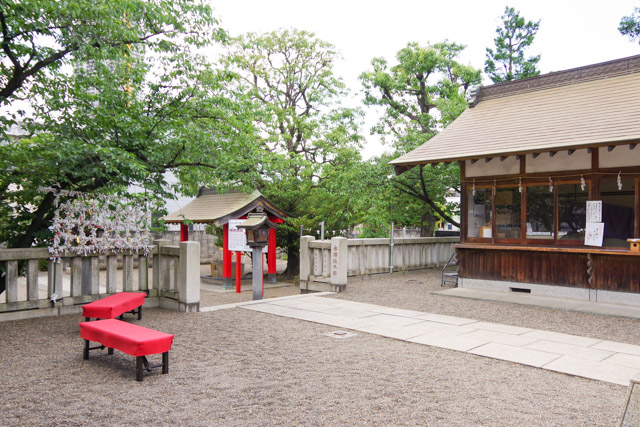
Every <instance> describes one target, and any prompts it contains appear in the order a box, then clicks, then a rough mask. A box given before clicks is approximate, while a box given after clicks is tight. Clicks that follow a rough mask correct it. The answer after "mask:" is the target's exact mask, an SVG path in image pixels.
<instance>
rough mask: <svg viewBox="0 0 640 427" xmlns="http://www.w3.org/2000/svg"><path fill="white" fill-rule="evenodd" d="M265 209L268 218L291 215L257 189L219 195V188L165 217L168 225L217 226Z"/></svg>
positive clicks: (280, 217)
mask: <svg viewBox="0 0 640 427" xmlns="http://www.w3.org/2000/svg"><path fill="white" fill-rule="evenodd" d="M259 206H260V207H262V208H263V209H264V211H265V212H266V213H267V215H269V216H271V217H276V218H279V219H281V220H284V218H285V217H287V216H289V215H288V214H287V213H286V212H285V211H283V210H282V209H280V208H278V207H277V206H275V205H274V204H273V203H271V202H270V201H269V200H268V199H267V198H266V197H264V196H263V195H262V193H260V191H258V190H255V191H254V192H252V193H241V192H229V193H224V194H218V192H217V191H216V190H215V189H205V188H202V189H200V191H199V192H198V196H197V197H196V198H195V199H194V200H192V201H191V202H189V203H188V204H186V205H185V206H183V207H182V208H180V209H178V210H177V211H175V212H171V213H170V214H169V215H167V216H165V217H164V218H163V219H164V222H165V223H167V224H179V223H183V222H184V221H185V220H189V221H192V222H194V223H200V224H207V223H215V224H217V225H222V224H226V223H227V222H229V220H230V219H236V218H239V217H241V216H244V215H246V214H247V213H249V212H251V211H253V210H254V209H256V208H257V207H259Z"/></svg>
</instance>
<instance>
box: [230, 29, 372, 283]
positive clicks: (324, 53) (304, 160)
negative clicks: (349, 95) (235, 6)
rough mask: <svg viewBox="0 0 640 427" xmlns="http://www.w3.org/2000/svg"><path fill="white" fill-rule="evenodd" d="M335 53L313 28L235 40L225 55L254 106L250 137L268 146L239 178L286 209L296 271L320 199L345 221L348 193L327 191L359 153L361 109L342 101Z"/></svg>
mask: <svg viewBox="0 0 640 427" xmlns="http://www.w3.org/2000/svg"><path fill="white" fill-rule="evenodd" d="M338 57H339V56H338V52H337V51H336V50H335V48H334V46H332V45H331V44H329V43H326V42H324V41H322V40H320V39H318V38H316V37H315V35H314V34H312V33H308V32H305V31H298V30H280V31H275V32H271V33H266V34H253V33H249V34H246V35H244V36H242V37H239V38H237V39H235V40H234V42H233V43H232V45H231V50H230V52H229V54H228V55H227V56H226V58H225V60H224V62H223V63H224V64H225V66H226V69H227V70H228V71H230V72H233V73H235V75H236V76H237V80H236V87H235V90H236V91H237V92H238V93H240V94H243V95H244V96H246V97H248V98H250V99H251V101H252V102H253V103H254V105H256V106H257V108H259V110H260V115H259V116H258V119H257V120H256V125H257V127H258V134H257V136H256V140H255V144H257V145H258V146H259V147H260V149H261V150H263V151H264V152H266V153H269V158H268V159H267V160H266V161H265V162H264V163H261V164H259V165H258V166H259V167H260V169H261V177H260V178H259V179H257V180H253V179H248V178H251V177H246V176H244V177H241V178H240V179H242V180H243V182H244V183H245V184H246V185H253V186H254V187H257V188H260V189H261V191H262V192H263V194H265V195H266V196H267V197H268V198H269V199H270V200H271V201H273V202H274V203H275V204H276V205H278V206H279V207H280V208H282V209H284V210H285V211H287V212H288V213H289V214H290V215H291V218H290V219H289V221H288V222H287V223H286V224H284V225H283V226H281V227H280V228H279V230H278V235H279V244H280V245H282V246H284V247H286V248H287V252H288V256H289V258H288V259H289V263H288V265H289V266H290V267H291V268H292V269H293V270H295V269H297V268H298V244H299V242H298V241H299V232H300V226H302V227H303V228H309V227H310V226H311V225H312V224H314V223H316V221H317V220H318V218H319V216H320V215H321V214H322V212H319V209H318V208H317V207H318V206H326V207H327V211H326V212H328V211H329V210H330V212H332V213H333V214H334V215H336V216H335V223H336V225H335V227H341V228H346V224H347V221H346V218H348V216H349V215H348V212H349V208H348V204H349V201H348V197H347V196H346V195H345V193H344V192H342V191H332V190H328V188H329V187H331V185H333V184H332V183H334V182H336V181H337V180H341V179H343V175H345V174H346V175H348V173H349V169H350V167H352V166H353V165H354V164H357V162H359V160H360V156H359V152H358V148H359V147H360V136H359V135H358V127H359V121H360V112H359V111H358V110H354V109H350V108H345V107H342V106H341V105H340V104H339V101H340V99H341V97H343V96H345V95H346V90H345V88H344V84H343V82H342V81H341V80H340V79H339V78H338V77H337V76H335V75H334V72H333V66H334V63H335V61H336V60H337V59H338ZM345 179H346V178H345ZM323 189H324V190H323ZM338 224H341V225H338ZM289 273H292V274H293V273H295V271H292V270H290V271H289Z"/></svg>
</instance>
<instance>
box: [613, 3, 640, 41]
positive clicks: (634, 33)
mask: <svg viewBox="0 0 640 427" xmlns="http://www.w3.org/2000/svg"><path fill="white" fill-rule="evenodd" d="M618 31H620V34H622V35H623V36H627V37H629V40H631V41H636V40H637V41H638V43H640V7H636V8H634V9H633V13H632V14H631V15H629V16H624V17H622V19H621V20H620V25H619V26H618Z"/></svg>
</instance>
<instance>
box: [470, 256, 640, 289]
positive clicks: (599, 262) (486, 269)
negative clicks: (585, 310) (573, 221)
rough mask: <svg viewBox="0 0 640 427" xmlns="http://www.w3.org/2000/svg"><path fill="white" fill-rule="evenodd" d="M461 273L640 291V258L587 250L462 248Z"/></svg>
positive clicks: (488, 277)
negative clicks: (589, 267) (589, 271)
mask: <svg viewBox="0 0 640 427" xmlns="http://www.w3.org/2000/svg"><path fill="white" fill-rule="evenodd" d="M458 251H459V254H460V275H461V277H466V278H472V279H484V280H502V281H508V282H522V283H537V284H544V285H557V286H568V287H581V288H589V287H590V288H592V289H603V290H610V291H623V292H635V293H640V258H639V257H632V256H616V255H601V254H592V255H591V257H592V260H593V264H592V267H593V280H592V285H591V286H589V276H588V274H587V254H584V253H559V252H545V251H541V252H536V251H531V250H528V251H517V250H508V251H503V250H495V249H494V250H478V249H462V248H458Z"/></svg>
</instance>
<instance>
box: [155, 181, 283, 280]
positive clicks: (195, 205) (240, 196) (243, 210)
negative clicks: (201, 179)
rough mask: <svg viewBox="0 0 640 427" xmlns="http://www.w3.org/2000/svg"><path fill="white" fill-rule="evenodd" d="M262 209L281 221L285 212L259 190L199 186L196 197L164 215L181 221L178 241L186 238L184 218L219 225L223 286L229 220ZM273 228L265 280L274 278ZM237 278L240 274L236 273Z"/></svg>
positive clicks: (228, 273)
mask: <svg viewBox="0 0 640 427" xmlns="http://www.w3.org/2000/svg"><path fill="white" fill-rule="evenodd" d="M260 210H262V211H263V212H265V213H266V214H267V216H268V218H269V220H270V221H271V222H273V223H276V224H281V223H283V222H284V219H285V218H286V217H287V216H288V214H287V213H286V212H285V211H283V210H282V209H280V208H278V207H277V206H275V205H274V204H273V203H271V202H270V201H269V200H268V199H267V198H266V197H264V196H263V195H262V194H261V193H260V192H259V191H258V190H256V191H254V192H253V193H251V194H248V193H239V192H229V193H224V194H218V192H217V191H216V190H215V189H207V188H201V189H200V191H199V192H198V196H197V197H196V199H195V200H193V201H191V202H190V203H188V204H187V205H185V206H184V207H182V208H181V209H178V210H177V211H175V212H172V213H171V214H169V215H167V216H166V217H164V221H165V223H167V224H180V240H181V241H186V240H188V239H189V236H188V234H189V231H188V227H187V226H186V225H185V224H184V222H185V220H188V221H190V222H193V223H196V224H215V225H217V226H222V230H223V237H222V278H223V284H224V285H229V286H230V285H231V277H232V274H233V272H232V258H233V256H232V254H233V252H232V251H231V250H229V221H230V220H234V219H246V218H247V215H248V214H249V213H251V212H258V211H260ZM276 232H277V231H276V229H271V230H270V231H269V243H268V255H267V264H268V276H267V281H268V282H275V281H276ZM241 257H242V252H239V251H238V252H236V266H237V268H238V270H239V269H240V268H239V266H240V264H241ZM236 277H238V278H239V277H240V275H239V274H237V276H236Z"/></svg>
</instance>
